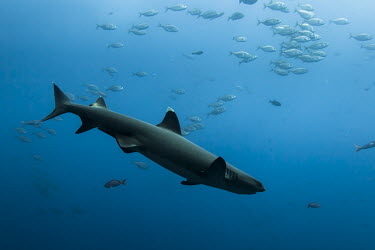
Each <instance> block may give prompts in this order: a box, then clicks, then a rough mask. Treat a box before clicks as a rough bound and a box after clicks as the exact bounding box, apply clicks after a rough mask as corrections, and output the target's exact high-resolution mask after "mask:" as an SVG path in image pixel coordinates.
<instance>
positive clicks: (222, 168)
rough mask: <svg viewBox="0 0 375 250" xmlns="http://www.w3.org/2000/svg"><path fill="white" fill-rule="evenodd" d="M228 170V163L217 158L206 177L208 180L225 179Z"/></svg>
mask: <svg viewBox="0 0 375 250" xmlns="http://www.w3.org/2000/svg"><path fill="white" fill-rule="evenodd" d="M226 169H227V163H226V162H225V160H224V159H223V158H222V157H218V158H216V160H214V161H213V162H212V163H211V165H210V167H209V168H208V169H207V171H206V176H207V177H208V178H224V177H225V172H226Z"/></svg>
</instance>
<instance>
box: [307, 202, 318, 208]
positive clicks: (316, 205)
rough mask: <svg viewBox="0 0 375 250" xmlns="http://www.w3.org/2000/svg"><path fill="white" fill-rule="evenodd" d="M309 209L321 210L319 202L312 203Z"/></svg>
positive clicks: (308, 205) (308, 206)
mask: <svg viewBox="0 0 375 250" xmlns="http://www.w3.org/2000/svg"><path fill="white" fill-rule="evenodd" d="M307 208H320V204H319V203H318V202H311V203H309V204H307Z"/></svg>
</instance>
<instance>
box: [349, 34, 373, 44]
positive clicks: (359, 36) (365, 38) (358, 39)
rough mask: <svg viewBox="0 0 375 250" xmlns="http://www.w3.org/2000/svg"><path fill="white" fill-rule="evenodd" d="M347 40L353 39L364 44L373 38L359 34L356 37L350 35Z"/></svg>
mask: <svg viewBox="0 0 375 250" xmlns="http://www.w3.org/2000/svg"><path fill="white" fill-rule="evenodd" d="M349 38H354V39H355V40H357V41H362V42H364V41H368V40H371V39H372V38H373V36H372V35H370V34H367V33H359V34H357V35H352V34H350V35H349Z"/></svg>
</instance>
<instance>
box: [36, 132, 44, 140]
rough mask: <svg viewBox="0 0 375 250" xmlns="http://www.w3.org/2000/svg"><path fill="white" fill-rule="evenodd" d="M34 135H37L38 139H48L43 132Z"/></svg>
mask: <svg viewBox="0 0 375 250" xmlns="http://www.w3.org/2000/svg"><path fill="white" fill-rule="evenodd" d="M33 135H35V136H36V137H38V138H40V139H46V138H47V136H46V134H44V133H42V132H35V133H33Z"/></svg>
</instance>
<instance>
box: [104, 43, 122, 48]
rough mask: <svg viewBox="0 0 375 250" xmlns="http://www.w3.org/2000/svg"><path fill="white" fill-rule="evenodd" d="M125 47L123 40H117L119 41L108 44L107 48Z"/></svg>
mask: <svg viewBox="0 0 375 250" xmlns="http://www.w3.org/2000/svg"><path fill="white" fill-rule="evenodd" d="M122 47H124V43H122V42H117V43H111V44H108V45H107V48H113V49H119V48H122Z"/></svg>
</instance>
